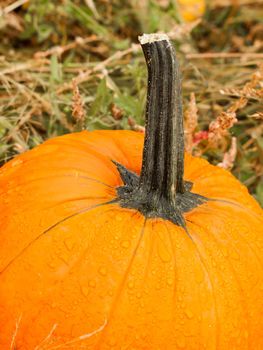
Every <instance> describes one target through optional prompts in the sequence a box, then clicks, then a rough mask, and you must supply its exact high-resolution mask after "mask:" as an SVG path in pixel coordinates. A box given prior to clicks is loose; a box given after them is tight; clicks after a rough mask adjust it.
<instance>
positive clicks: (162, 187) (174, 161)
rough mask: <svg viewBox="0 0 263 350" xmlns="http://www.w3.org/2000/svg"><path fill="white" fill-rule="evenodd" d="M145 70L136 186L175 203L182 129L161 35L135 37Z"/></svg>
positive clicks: (175, 69)
mask: <svg viewBox="0 0 263 350" xmlns="http://www.w3.org/2000/svg"><path fill="white" fill-rule="evenodd" d="M139 41H140V43H141V46H142V49H143V52H144V56H145V59H146V64H147V68H148V92H147V102H146V132H145V141H144V149H143V161H142V171H141V176H140V187H141V188H144V190H146V191H147V192H155V193H156V194H157V195H158V197H159V198H160V197H164V198H165V199H166V200H168V201H169V202H174V203H175V198H176V195H177V193H181V194H182V193H184V192H185V188H184V182H183V175H184V129H183V109H182V95H181V77H180V71H179V64H178V60H177V58H176V54H175V50H174V49H173V46H172V44H171V42H170V40H169V38H168V36H167V35H165V34H144V35H143V36H141V37H139Z"/></svg>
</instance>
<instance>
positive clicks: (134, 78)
mask: <svg viewBox="0 0 263 350" xmlns="http://www.w3.org/2000/svg"><path fill="white" fill-rule="evenodd" d="M23 2H24V5H22V3H23ZM241 2H242V6H238V4H239V1H236V2H233V4H236V5H235V6H234V5H232V6H226V5H227V4H226V3H231V1H229V2H227V1H223V0H222V1H220V0H217V1H213V2H212V1H211V2H209V3H213V4H210V7H208V8H207V10H206V13H205V14H204V16H203V17H202V18H200V19H199V20H197V21H196V22H193V23H183V22H182V21H181V20H180V17H181V16H180V13H179V12H178V8H177V6H176V4H175V1H157V0H155V1H153V0H152V1H150V0H148V1H145V0H141V1H140V2H136V1H132V0H125V1H124V0H122V1H120V0H115V1H106V0H98V1H84V0H83V1H81V0H75V1H73V0H72V1H70V0H63V1H62V0H59V1H56V2H51V1H49V0H38V1H28V2H26V1H11V0H10V1H9V0H4V1H2V2H1V5H0V6H1V10H2V12H1V11H0V36H1V40H0V80H1V85H0V161H1V164H3V163H4V162H6V161H7V160H9V159H10V158H12V157H14V156H15V155H16V154H18V153H21V152H24V151H26V150H27V149H30V148H32V147H35V146H36V145H38V144H40V143H42V142H43V141H45V140H46V139H48V138H51V137H55V136H57V135H62V134H65V133H69V132H75V131H79V130H81V129H88V130H93V129H123V128H124V129H127V128H133V129H136V130H141V126H143V125H144V104H145V96H146V81H147V77H146V76H147V72H146V68H145V63H144V59H143V55H142V52H141V50H140V48H139V46H138V42H137V36H138V35H140V34H141V33H142V32H151V31H153V32H156V31H165V32H169V35H170V37H171V38H172V39H173V40H174V44H175V46H176V48H177V52H178V56H179V59H180V62H181V68H182V72H183V93H184V106H185V116H186V140H187V148H188V150H189V151H191V152H192V153H194V154H197V155H201V156H202V157H205V158H207V159H208V160H209V161H210V162H212V163H213V164H219V166H223V167H225V168H228V169H231V170H232V172H233V174H234V175H235V176H236V177H237V178H238V179H240V181H242V182H243V183H244V184H245V185H246V186H247V187H248V188H249V191H250V192H251V193H252V194H253V195H254V196H255V198H256V199H257V200H258V201H259V202H260V203H261V204H262V205H263V185H262V179H263V166H262V164H263V137H262V134H263V127H262V118H263V112H262V107H261V106H262V98H263V90H262V89H263V88H262V86H263V85H262V84H263V82H262V81H263V65H262V64H261V65H260V63H261V62H262V58H263V54H262V48H263V42H262V33H263V21H262V18H263V6H262V3H261V1H251V0H250V1H249V0H247V1H241V0H240V3H241ZM260 3H261V5H260ZM55 4H56V5H55ZM11 5H12V6H11ZM16 5H17V6H16ZM138 6H140V8H138ZM190 101H191V102H190Z"/></svg>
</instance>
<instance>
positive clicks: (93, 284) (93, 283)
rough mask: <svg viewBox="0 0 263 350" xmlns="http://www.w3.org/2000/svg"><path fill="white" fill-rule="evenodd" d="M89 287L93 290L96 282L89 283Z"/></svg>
mask: <svg viewBox="0 0 263 350" xmlns="http://www.w3.org/2000/svg"><path fill="white" fill-rule="evenodd" d="M89 287H91V288H95V287H96V281H94V280H91V281H89Z"/></svg>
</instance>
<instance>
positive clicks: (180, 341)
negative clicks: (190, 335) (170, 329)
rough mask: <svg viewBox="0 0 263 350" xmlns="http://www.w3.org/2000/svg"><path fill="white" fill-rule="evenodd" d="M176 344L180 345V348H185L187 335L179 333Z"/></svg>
mask: <svg viewBox="0 0 263 350" xmlns="http://www.w3.org/2000/svg"><path fill="white" fill-rule="evenodd" d="M176 344H177V346H178V348H179V349H184V348H185V346H186V343H185V337H184V336H183V335H179V336H178V337H177V338H176Z"/></svg>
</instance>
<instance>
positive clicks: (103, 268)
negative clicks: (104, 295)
mask: <svg viewBox="0 0 263 350" xmlns="http://www.w3.org/2000/svg"><path fill="white" fill-rule="evenodd" d="M107 272H108V271H107V269H106V268H105V267H103V266H101V267H100V268H99V274H100V275H101V276H106V275H107Z"/></svg>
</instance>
